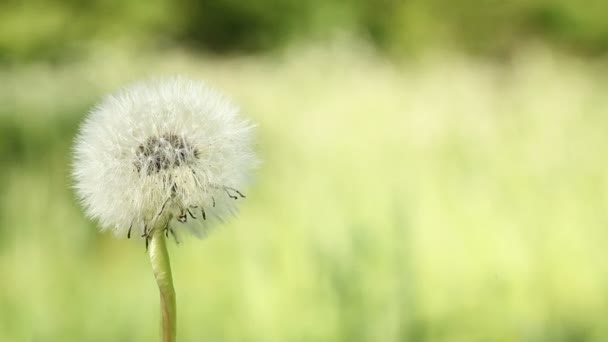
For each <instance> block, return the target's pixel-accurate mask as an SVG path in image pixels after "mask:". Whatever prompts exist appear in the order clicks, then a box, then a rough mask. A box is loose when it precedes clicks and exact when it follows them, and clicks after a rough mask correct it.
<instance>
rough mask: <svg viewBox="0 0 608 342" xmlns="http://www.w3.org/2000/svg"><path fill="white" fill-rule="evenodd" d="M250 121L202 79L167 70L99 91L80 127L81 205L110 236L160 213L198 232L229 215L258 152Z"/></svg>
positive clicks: (146, 225) (138, 228)
mask: <svg viewBox="0 0 608 342" xmlns="http://www.w3.org/2000/svg"><path fill="white" fill-rule="evenodd" d="M251 135H252V125H251V123H250V122H249V121H248V120H246V119H245V118H243V117H242V116H241V115H240V113H239V110H238V108H237V107H236V106H235V105H234V104H232V103H231V102H230V101H229V100H228V99H226V98H225V97H223V96H222V95H221V94H219V93H218V92H217V91H215V90H213V89H211V88H210V87H208V86H206V85H205V84H203V83H201V82H197V81H193V80H189V79H185V78H182V77H173V78H168V79H160V80H153V81H144V82H138V83H134V84H131V85H129V86H127V87H125V88H123V89H121V90H119V91H117V92H116V93H114V94H112V95H109V96H107V97H106V98H104V99H103V100H102V101H101V102H100V103H99V104H98V105H97V106H95V107H94V108H93V109H92V110H91V111H90V113H89V114H88V116H87V118H86V119H85V121H84V123H83V124H82V126H81V128H80V132H79V134H78V136H77V138H76V144H75V148H74V165H73V175H74V179H75V189H76V192H77V194H78V197H79V198H80V200H81V202H82V203H83V205H84V207H85V211H86V212H87V214H88V215H89V216H90V217H92V218H94V219H96V220H98V221H99V223H100V226H101V228H102V229H110V230H112V231H113V232H114V233H115V234H116V235H118V236H127V235H131V234H132V235H133V236H141V235H145V234H146V232H147V229H150V228H151V227H152V226H153V225H155V224H156V223H157V222H160V221H159V220H162V219H168V220H169V225H168V231H170V232H171V233H172V234H174V235H175V236H176V239H177V237H178V236H180V235H181V233H182V232H189V233H192V234H194V235H196V236H199V237H200V236H202V235H204V234H205V233H206V232H207V230H208V228H209V227H211V226H213V225H214V223H215V222H217V221H222V220H223V218H225V217H226V216H230V215H233V214H235V212H236V209H237V204H238V202H239V200H240V199H241V198H243V197H244V195H243V194H242V191H241V190H242V188H243V186H244V185H245V184H246V183H247V182H248V180H249V174H250V171H251V170H252V169H253V168H254V167H255V166H256V164H257V160H256V158H255V156H254V154H253V152H252V149H251Z"/></svg>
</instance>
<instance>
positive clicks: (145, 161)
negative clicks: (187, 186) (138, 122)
mask: <svg viewBox="0 0 608 342" xmlns="http://www.w3.org/2000/svg"><path fill="white" fill-rule="evenodd" d="M198 155H199V152H198V150H197V149H196V148H194V147H193V146H192V145H191V144H189V143H188V141H187V140H186V139H184V138H183V137H181V136H178V135H176V134H163V135H161V136H160V137H157V136H152V137H149V138H148V139H146V141H145V142H144V143H143V144H141V145H139V146H138V147H137V150H136V151H135V162H134V164H135V168H136V169H137V172H141V171H142V170H146V173H147V174H148V175H150V174H153V173H159V172H160V171H161V170H168V169H172V168H175V167H178V166H181V165H187V164H188V163H190V162H192V161H193V160H194V159H198Z"/></svg>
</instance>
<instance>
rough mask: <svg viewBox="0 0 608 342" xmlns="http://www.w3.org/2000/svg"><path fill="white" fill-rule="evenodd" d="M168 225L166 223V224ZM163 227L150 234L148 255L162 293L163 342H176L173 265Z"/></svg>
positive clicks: (158, 227)
mask: <svg viewBox="0 0 608 342" xmlns="http://www.w3.org/2000/svg"><path fill="white" fill-rule="evenodd" d="M165 225H166V223H165ZM163 230H164V227H163V226H156V227H154V229H152V231H151V232H150V234H151V238H150V246H149V248H148V253H149V255H150V262H151V264H152V271H154V277H155V278H156V283H157V284H158V289H159V291H160V311H161V324H162V335H163V342H175V336H176V306H175V289H174V288H173V278H172V276H171V264H170V262H169V253H168V252H167V242H166V239H165V234H164V232H163Z"/></svg>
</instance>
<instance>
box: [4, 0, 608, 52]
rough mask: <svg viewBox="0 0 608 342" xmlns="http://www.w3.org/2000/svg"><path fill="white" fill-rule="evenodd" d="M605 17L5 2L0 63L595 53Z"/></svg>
mask: <svg viewBox="0 0 608 342" xmlns="http://www.w3.org/2000/svg"><path fill="white" fill-rule="evenodd" d="M604 13H608V2H606V1H599V0H596V1H589V2H586V3H585V4H582V3H578V2H575V1H572V0H538V1H526V0H509V1H500V0H482V1H478V0H455V1H450V0H410V1H401V0H349V1H338V0H311V1H296V0H259V1H238V0H214V1H211V0H203V1H199V0H176V1H169V0H152V1H145V2H141V1H137V0H127V1H118V0H111V1H105V0H104V1H101V0H94V1H84V2H83V1H27V2H21V1H15V0H13V1H4V2H2V3H1V4H0V62H2V61H4V62H11V63H14V62H18V61H23V60H32V59H48V60H62V59H66V58H71V57H73V56H80V55H81V54H82V53H83V52H84V51H86V50H87V46H89V45H90V44H91V43H93V42H106V43H108V44H112V43H115V42H117V41H127V42H128V43H129V44H132V45H133V46H134V47H135V48H137V47H146V46H150V45H152V46H155V47H158V46H162V47H165V46H167V45H182V44H186V45H188V46H190V47H195V48H197V49H204V50H206V51H214V52H219V53H226V52H256V51H262V50H268V49H274V48H277V47H281V46H284V45H285V44H287V43H290V42H292V41H294V40H295V41H297V40H310V39H313V40H314V39H319V38H325V37H328V36H332V35H334V34H336V33H340V32H344V31H346V32H351V34H354V35H357V36H362V37H364V38H365V39H369V40H370V41H371V42H373V43H374V44H375V45H376V46H377V47H379V48H381V49H382V50H383V51H386V52H389V53H391V54H396V55H401V54H404V53H412V52H417V51H420V50H424V49H425V48H427V47H429V46H431V47H441V46H443V47H447V48H453V47H461V48H464V49H467V50H469V51H472V52H476V53H482V54H499V55H504V54H510V53H512V52H513V51H514V50H516V49H517V48H518V46H520V45H521V43H522V42H525V41H528V40H533V41H537V40H539V41H543V42H546V43H548V44H550V45H554V46H558V47H560V48H563V49H567V50H570V51H573V52H578V53H582V54H600V53H605V52H606V51H607V49H608V21H607V20H605V18H604V17H605V15H604Z"/></svg>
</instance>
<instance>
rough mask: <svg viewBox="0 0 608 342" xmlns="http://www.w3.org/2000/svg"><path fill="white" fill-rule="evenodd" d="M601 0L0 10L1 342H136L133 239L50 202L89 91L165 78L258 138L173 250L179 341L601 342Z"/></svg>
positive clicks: (147, 308)
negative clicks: (237, 175) (221, 97)
mask: <svg viewBox="0 0 608 342" xmlns="http://www.w3.org/2000/svg"><path fill="white" fill-rule="evenodd" d="M606 13H608V2H606V1H600V0H597V1H592V0H590V1H586V2H582V1H574V0H538V1H525V0H509V1H498V0H486V1H473V0H430V1H428V0H407V1H398V0H350V1H339V0H310V1H296V0H259V1H237V0H215V1H211V0H206V1H196V0H177V1H171V0H149V1H138V0H93V1H86V2H85V1H76V0H73V1H72V0H65V1H44V0H30V1H20V0H3V1H2V2H1V3H0V341H7V342H10V341H157V340H160V338H159V327H158V322H159V312H158V307H159V304H158V293H157V288H156V284H155V282H154V280H153V277H152V274H151V271H150V268H149V263H148V260H147V256H146V253H145V251H144V246H143V242H142V241H133V240H117V239H114V238H112V237H111V236H110V235H109V234H100V233H98V232H97V230H96V225H95V223H94V222H91V221H89V220H87V219H86V218H85V217H84V216H83V212H82V210H81V208H80V207H79V205H78V203H77V202H76V201H75V200H74V194H73V192H72V190H71V188H70V186H71V182H72V181H71V179H70V160H71V150H70V149H71V145H72V142H73V137H74V135H75V132H76V131H77V128H78V125H79V123H80V122H81V121H82V119H83V117H84V115H85V114H86V112H87V111H88V109H89V108H90V107H91V106H92V105H94V104H95V103H96V102H97V101H98V100H99V99H100V97H101V96H103V95H104V94H106V93H108V92H110V91H112V90H113V89H115V88H117V87H119V86H122V85H124V84H125V83H127V82H129V81H132V80H135V79H139V78H145V77H154V76H161V75H170V74H175V73H180V74H185V75H188V76H190V77H194V78H199V79H202V80H205V81H207V82H208V83H209V84H211V85H214V86H215V87H216V88H219V89H220V90H222V91H223V92H225V93H227V94H229V95H230V96H231V97H232V98H233V99H234V100H235V101H236V102H238V103H239V104H240V105H241V107H242V111H243V112H244V113H246V115H248V116H249V117H251V118H252V119H253V120H254V121H255V122H257V123H258V124H259V127H258V131H257V138H256V145H257V146H256V149H257V151H259V154H260V156H261V158H262V159H263V161H264V162H263V164H262V166H261V167H260V169H259V170H258V171H257V173H256V182H255V183H254V184H253V185H252V186H251V187H250V188H249V189H245V190H247V191H246V193H247V195H248V198H247V200H246V201H245V202H244V205H243V207H242V210H241V214H240V215H239V216H238V218H236V219H233V220H231V221H230V222H229V223H228V224H227V225H226V226H224V227H223V228H222V229H218V230H217V231H216V232H215V233H214V234H212V235H211V236H210V237H208V238H207V239H205V240H204V241H196V240H194V239H192V240H187V241H185V242H184V243H183V244H181V245H179V246H175V245H171V247H170V252H171V256H172V264H173V269H174V277H175V284H176V288H177V291H178V319H179V323H178V338H179V340H180V341H349V342H354V341H387V342H388V341H606V340H608V324H606V317H608V263H607V259H608V252H607V250H608V249H607V245H608V172H607V171H608V158H607V157H606V156H607V152H608V64H607V63H606V61H607V59H606V54H607V53H608V20H606Z"/></svg>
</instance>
